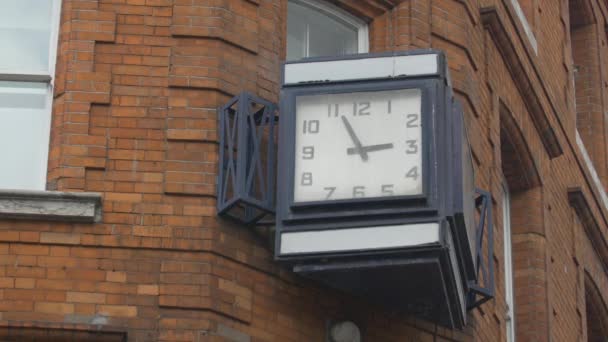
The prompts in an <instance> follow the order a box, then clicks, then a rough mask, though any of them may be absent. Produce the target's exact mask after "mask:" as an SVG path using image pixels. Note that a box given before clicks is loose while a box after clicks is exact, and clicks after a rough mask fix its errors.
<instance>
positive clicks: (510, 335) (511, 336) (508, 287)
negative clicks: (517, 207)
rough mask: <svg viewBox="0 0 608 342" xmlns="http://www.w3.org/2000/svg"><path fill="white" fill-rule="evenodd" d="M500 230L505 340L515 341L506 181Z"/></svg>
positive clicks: (505, 183) (509, 215) (508, 196)
mask: <svg viewBox="0 0 608 342" xmlns="http://www.w3.org/2000/svg"><path fill="white" fill-rule="evenodd" d="M502 230H503V233H504V237H503V241H504V260H505V302H506V304H507V312H506V313H505V324H506V326H507V342H513V341H515V322H514V319H515V313H514V308H515V301H514V297H513V257H512V254H511V251H512V248H513V246H512V243H511V196H510V195H509V187H508V185H507V181H506V180H504V181H503V183H502Z"/></svg>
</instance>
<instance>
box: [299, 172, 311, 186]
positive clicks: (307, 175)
mask: <svg viewBox="0 0 608 342" xmlns="http://www.w3.org/2000/svg"><path fill="white" fill-rule="evenodd" d="M300 185H302V186H311V185H312V172H304V173H303V174H302V179H301V181H300Z"/></svg>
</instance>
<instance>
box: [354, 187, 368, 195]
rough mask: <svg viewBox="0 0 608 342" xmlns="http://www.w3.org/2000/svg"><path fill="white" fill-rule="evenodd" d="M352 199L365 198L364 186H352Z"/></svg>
mask: <svg viewBox="0 0 608 342" xmlns="http://www.w3.org/2000/svg"><path fill="white" fill-rule="evenodd" d="M353 197H365V187H364V186H354V187H353Z"/></svg>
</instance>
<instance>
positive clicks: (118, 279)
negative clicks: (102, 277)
mask: <svg viewBox="0 0 608 342" xmlns="http://www.w3.org/2000/svg"><path fill="white" fill-rule="evenodd" d="M106 281H111V282H115V283H124V282H126V281H127V274H126V273H125V272H107V273H106Z"/></svg>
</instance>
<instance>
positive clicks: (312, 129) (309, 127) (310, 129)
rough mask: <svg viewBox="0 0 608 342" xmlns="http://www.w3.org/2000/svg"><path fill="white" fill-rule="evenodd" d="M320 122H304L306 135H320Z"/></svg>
mask: <svg viewBox="0 0 608 342" xmlns="http://www.w3.org/2000/svg"><path fill="white" fill-rule="evenodd" d="M319 126H320V123H319V120H304V128H303V132H304V134H308V133H310V134H317V133H319Z"/></svg>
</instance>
